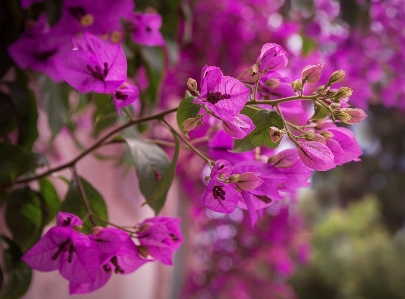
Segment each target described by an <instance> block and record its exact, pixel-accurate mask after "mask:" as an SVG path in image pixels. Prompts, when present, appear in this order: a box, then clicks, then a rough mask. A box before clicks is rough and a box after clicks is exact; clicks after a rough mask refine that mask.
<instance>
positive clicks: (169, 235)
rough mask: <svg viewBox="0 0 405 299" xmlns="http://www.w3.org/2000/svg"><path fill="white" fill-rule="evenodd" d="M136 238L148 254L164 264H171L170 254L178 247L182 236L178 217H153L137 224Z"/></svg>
mask: <svg viewBox="0 0 405 299" xmlns="http://www.w3.org/2000/svg"><path fill="white" fill-rule="evenodd" d="M139 227H140V228H139V231H138V240H139V243H140V244H141V246H144V247H146V248H147V249H148V250H149V253H150V255H151V256H152V257H153V258H154V259H156V260H158V261H160V262H162V263H163V264H165V265H172V264H173V262H172V255H173V253H174V252H175V251H176V250H177V249H178V248H179V247H180V245H181V243H182V242H183V237H182V235H181V231H180V218H172V217H163V216H159V217H154V218H149V219H146V220H144V221H143V222H142V223H141V224H140V225H139Z"/></svg>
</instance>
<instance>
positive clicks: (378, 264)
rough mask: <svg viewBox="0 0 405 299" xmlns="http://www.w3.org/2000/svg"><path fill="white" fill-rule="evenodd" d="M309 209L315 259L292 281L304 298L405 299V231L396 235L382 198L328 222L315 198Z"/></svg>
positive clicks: (330, 216)
mask: <svg viewBox="0 0 405 299" xmlns="http://www.w3.org/2000/svg"><path fill="white" fill-rule="evenodd" d="M303 209H304V210H305V212H306V214H307V215H308V218H309V219H312V221H313V222H314V223H313V231H312V233H313V239H312V247H313V248H312V261H311V262H310V263H309V264H308V265H307V266H302V267H301V268H299V269H298V271H297V272H296V274H295V275H294V277H293V278H292V279H291V283H292V285H293V286H294V288H295V291H296V293H297V295H298V297H299V298H300V299H318V298H319V299H326V298H327V299H401V298H405V245H404V244H405V232H401V231H400V232H399V233H397V235H396V237H393V236H392V235H390V233H389V231H388V229H387V228H386V227H385V225H384V224H383V223H382V222H381V215H380V207H379V204H378V200H377V198H376V197H374V196H367V197H365V198H364V199H363V200H362V201H360V202H356V203H351V204H349V205H348V207H347V209H338V208H334V209H331V210H330V211H329V213H328V214H325V213H324V214H323V216H321V218H322V219H319V218H320V216H319V215H322V213H321V211H320V210H321V209H322V208H321V207H320V206H319V205H317V204H316V203H315V202H314V201H313V200H311V201H306V202H305V203H304V205H303ZM315 216H316V217H318V219H317V220H316V219H315Z"/></svg>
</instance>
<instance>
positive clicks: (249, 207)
mask: <svg viewBox="0 0 405 299" xmlns="http://www.w3.org/2000/svg"><path fill="white" fill-rule="evenodd" d="M242 197H243V200H244V201H245V204H246V207H247V210H248V213H249V218H250V224H251V225H252V228H253V226H254V225H255V223H256V222H257V219H258V215H257V211H256V209H255V207H254V205H253V202H252V198H251V197H250V194H249V192H247V191H244V190H242Z"/></svg>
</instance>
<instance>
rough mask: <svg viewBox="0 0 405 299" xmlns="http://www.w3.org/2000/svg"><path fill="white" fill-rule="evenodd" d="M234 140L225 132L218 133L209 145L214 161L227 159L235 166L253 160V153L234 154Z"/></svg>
mask: <svg viewBox="0 0 405 299" xmlns="http://www.w3.org/2000/svg"><path fill="white" fill-rule="evenodd" d="M233 143H234V139H233V138H232V137H231V136H229V135H228V134H226V133H225V132H224V131H223V130H219V131H217V132H216V133H215V134H214V136H213V137H212V138H211V140H210V141H209V143H208V146H209V154H210V156H211V157H212V158H213V159H226V160H228V161H229V162H231V163H233V164H235V163H238V162H240V161H241V160H242V161H244V160H253V159H254V153H253V152H244V153H232V152H231V150H232V148H233Z"/></svg>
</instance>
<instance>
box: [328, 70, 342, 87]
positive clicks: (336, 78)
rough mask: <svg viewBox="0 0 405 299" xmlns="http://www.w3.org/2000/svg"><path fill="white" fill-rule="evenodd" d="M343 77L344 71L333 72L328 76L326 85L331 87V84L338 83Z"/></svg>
mask: <svg viewBox="0 0 405 299" xmlns="http://www.w3.org/2000/svg"><path fill="white" fill-rule="evenodd" d="M344 77H345V71H344V70H338V71H335V72H333V73H332V75H331V76H330V78H329V81H328V83H327V85H332V84H336V83H339V82H340V81H342V80H343V79H344Z"/></svg>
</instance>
